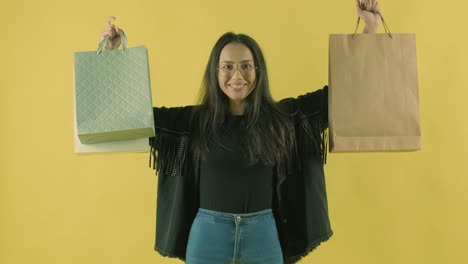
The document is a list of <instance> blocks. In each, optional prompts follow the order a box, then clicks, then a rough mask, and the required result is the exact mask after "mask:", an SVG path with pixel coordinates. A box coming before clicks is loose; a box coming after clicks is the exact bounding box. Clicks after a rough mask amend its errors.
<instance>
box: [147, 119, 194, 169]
mask: <svg viewBox="0 0 468 264" xmlns="http://www.w3.org/2000/svg"><path fill="white" fill-rule="evenodd" d="M155 134H156V135H155V136H154V137H151V138H150V139H149V144H150V146H151V149H150V156H149V167H152V168H153V169H154V170H155V171H156V174H159V173H163V174H164V175H167V176H176V175H177V176H181V175H185V174H186V172H187V162H186V160H187V152H188V147H189V136H188V133H177V132H173V131H169V130H165V129H162V128H159V127H155ZM151 157H153V159H151Z"/></svg>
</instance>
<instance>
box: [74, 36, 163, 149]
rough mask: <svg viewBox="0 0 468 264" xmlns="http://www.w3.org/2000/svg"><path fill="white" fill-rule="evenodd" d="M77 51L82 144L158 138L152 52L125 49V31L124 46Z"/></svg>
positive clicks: (78, 121) (77, 103) (78, 119)
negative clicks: (151, 78)
mask: <svg viewBox="0 0 468 264" xmlns="http://www.w3.org/2000/svg"><path fill="white" fill-rule="evenodd" d="M108 41H109V39H108V38H105V39H104V40H103V41H102V42H101V43H100V44H99V47H98V50H97V52H96V51H82V52H75V54H74V55H75V63H74V74H75V112H76V116H75V119H76V125H77V130H78V133H77V134H78V138H79V140H80V142H81V143H83V144H93V143H101V142H110V141H122V140H131V139H137V138H145V137H152V136H154V119H153V107H152V102H151V86H150V78H149V67H148V51H147V49H146V47H144V46H139V47H134V48H127V47H126V45H127V41H126V37H125V34H124V33H123V32H122V46H123V49H121V50H103V48H104V47H105V46H106V44H107V42H108Z"/></svg>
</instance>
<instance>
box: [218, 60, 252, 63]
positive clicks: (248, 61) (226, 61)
mask: <svg viewBox="0 0 468 264" xmlns="http://www.w3.org/2000/svg"><path fill="white" fill-rule="evenodd" d="M243 62H252V63H253V61H252V60H243V61H241V62H240V63H243ZM221 63H235V62H233V61H222V62H221Z"/></svg>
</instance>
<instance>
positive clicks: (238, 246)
mask: <svg viewBox="0 0 468 264" xmlns="http://www.w3.org/2000/svg"><path fill="white" fill-rule="evenodd" d="M185 263H187V264H267V263H268V264H282V263H283V253H282V251H281V246H280V242H279V237H278V232H277V230H276V224H275V218H274V217H273V213H272V211H271V209H266V210H262V211H258V212H254V213H248V214H231V213H224V212H217V211H212V210H207V209H203V208H199V209H198V212H197V215H196V217H195V219H194V221H193V223H192V227H191V229H190V235H189V239H188V245H187V254H186V259H185Z"/></svg>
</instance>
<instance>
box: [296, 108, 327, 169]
mask: <svg viewBox="0 0 468 264" xmlns="http://www.w3.org/2000/svg"><path fill="white" fill-rule="evenodd" d="M301 125H302V128H303V129H304V131H305V132H306V134H307V136H308V137H309V139H310V140H311V141H312V143H313V146H314V147H315V149H314V150H315V154H316V155H317V156H318V157H320V159H321V161H322V164H323V165H325V164H326V163H327V151H328V149H327V148H328V146H327V140H328V133H327V130H326V129H325V128H324V127H323V124H322V122H321V121H320V119H319V118H318V117H315V116H311V117H307V118H302V121H301Z"/></svg>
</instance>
